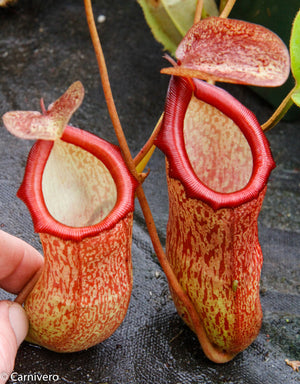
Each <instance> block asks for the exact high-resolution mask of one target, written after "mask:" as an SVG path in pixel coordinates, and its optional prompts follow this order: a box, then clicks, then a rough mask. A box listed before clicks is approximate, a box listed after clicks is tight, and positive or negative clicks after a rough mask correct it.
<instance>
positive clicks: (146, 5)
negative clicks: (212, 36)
mask: <svg viewBox="0 0 300 384" xmlns="http://www.w3.org/2000/svg"><path fill="white" fill-rule="evenodd" d="M197 1H198V0H138V3H139V4H140V6H141V7H142V9H143V12H144V16H145V19H146V21H147V23H148V25H149V27H150V28H151V31H152V34H153V36H154V37H155V39H156V40H157V41H158V42H159V43H161V44H162V45H163V47H164V49H165V50H167V51H169V52H170V53H171V54H173V55H174V54H175V51H176V48H177V46H178V44H179V43H180V41H181V40H182V38H183V36H185V34H186V33H187V31H188V30H189V29H190V28H191V27H192V25H193V22H194V15H195V10H196V5H197ZM204 10H205V12H204V13H205V15H206V16H217V15H218V9H217V6H216V4H215V1H214V0H204Z"/></svg>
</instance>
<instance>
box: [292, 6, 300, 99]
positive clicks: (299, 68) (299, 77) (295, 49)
mask: <svg viewBox="0 0 300 384" xmlns="http://www.w3.org/2000/svg"><path fill="white" fill-rule="evenodd" d="M290 55H291V69H292V73H293V76H294V78H295V80H296V82H297V84H300V11H299V12H298V13H297V15H296V17H295V20H294V23H293V27H292V32H291V39H290ZM296 94H298V96H296V99H297V100H298V102H299V89H298V91H297V92H296ZM293 100H294V96H293ZM294 101H295V100H294ZM295 103H296V101H295ZM296 104H297V105H299V104H298V103H296Z"/></svg>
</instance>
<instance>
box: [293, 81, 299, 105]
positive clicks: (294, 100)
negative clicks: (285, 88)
mask: <svg viewBox="0 0 300 384" xmlns="http://www.w3.org/2000/svg"><path fill="white" fill-rule="evenodd" d="M292 100H293V102H294V103H295V104H296V105H298V107H300V85H299V86H297V87H296V89H295V91H294V92H293V94H292Z"/></svg>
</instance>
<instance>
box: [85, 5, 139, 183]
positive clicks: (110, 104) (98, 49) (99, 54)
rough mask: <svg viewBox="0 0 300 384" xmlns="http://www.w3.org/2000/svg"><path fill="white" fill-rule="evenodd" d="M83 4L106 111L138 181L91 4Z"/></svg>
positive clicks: (128, 163) (131, 170) (130, 168)
mask: <svg viewBox="0 0 300 384" xmlns="http://www.w3.org/2000/svg"><path fill="white" fill-rule="evenodd" d="M84 5H85V13H86V18H87V23H88V26H89V30H90V35H91V39H92V43H93V46H94V50H95V54H96V58H97V62H98V67H99V71H100V74H101V81H102V87H103V91H104V96H105V100H106V104H107V108H108V112H109V115H110V118H111V121H112V124H113V127H114V130H115V132H116V136H117V139H118V142H119V145H120V148H121V150H122V152H123V156H124V159H125V161H126V164H127V166H128V169H129V171H130V172H131V174H132V175H133V176H134V177H135V178H136V179H137V180H138V181H140V178H139V175H138V173H137V171H136V169H135V165H134V162H133V161H132V157H131V153H130V150H129V147H128V144H127V141H126V138H125V135H124V132H123V129H122V126H121V122H120V119H119V116H118V113H117V109H116V106H115V102H114V99H113V95H112V91H111V87H110V82H109V77H108V72H107V67H106V62H105V59H104V54H103V50H102V46H101V42H100V39H99V36H98V32H97V28H96V24H95V19H94V15H93V10H92V5H91V1H90V0H84Z"/></svg>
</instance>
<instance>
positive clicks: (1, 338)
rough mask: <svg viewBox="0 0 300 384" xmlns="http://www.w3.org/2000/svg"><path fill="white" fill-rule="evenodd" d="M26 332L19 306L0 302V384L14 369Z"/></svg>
mask: <svg viewBox="0 0 300 384" xmlns="http://www.w3.org/2000/svg"><path fill="white" fill-rule="evenodd" d="M27 332H28V319H27V316H26V313H25V311H24V309H23V308H22V307H21V305H19V304H17V303H13V302H11V301H1V302H0V384H2V383H5V382H6V381H7V380H8V378H9V375H10V374H11V372H12V371H13V369H14V364H15V358H16V354H17V350H18V348H19V346H20V344H21V343H22V341H23V340H24V339H25V337H26V334H27Z"/></svg>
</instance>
